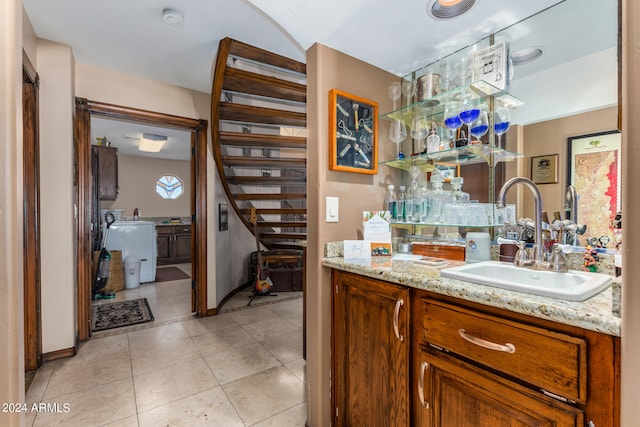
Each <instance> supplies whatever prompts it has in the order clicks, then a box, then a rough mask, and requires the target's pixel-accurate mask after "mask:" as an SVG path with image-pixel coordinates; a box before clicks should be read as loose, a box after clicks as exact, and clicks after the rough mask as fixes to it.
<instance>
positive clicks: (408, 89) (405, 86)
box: [402, 80, 416, 106]
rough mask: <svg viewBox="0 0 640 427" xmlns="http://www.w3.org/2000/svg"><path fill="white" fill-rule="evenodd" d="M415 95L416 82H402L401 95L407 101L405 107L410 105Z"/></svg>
mask: <svg viewBox="0 0 640 427" xmlns="http://www.w3.org/2000/svg"><path fill="white" fill-rule="evenodd" d="M415 93H416V82H415V81H413V80H402V95H403V96H404V99H406V100H407V106H409V105H411V101H412V99H413V96H414V95H415Z"/></svg>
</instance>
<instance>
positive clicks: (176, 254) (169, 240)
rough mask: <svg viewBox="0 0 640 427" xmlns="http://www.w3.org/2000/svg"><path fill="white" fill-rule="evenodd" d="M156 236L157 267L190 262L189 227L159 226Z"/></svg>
mask: <svg viewBox="0 0 640 427" xmlns="http://www.w3.org/2000/svg"><path fill="white" fill-rule="evenodd" d="M156 231H157V234H158V259H157V263H158V265H166V264H181V263H189V262H191V258H192V257H191V241H192V239H191V226H190V225H161V226H158V227H156Z"/></svg>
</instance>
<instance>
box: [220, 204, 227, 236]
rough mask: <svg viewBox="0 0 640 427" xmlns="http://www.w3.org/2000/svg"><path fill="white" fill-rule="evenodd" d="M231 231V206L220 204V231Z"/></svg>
mask: <svg viewBox="0 0 640 427" xmlns="http://www.w3.org/2000/svg"><path fill="white" fill-rule="evenodd" d="M228 229H229V205H227V204H226V203H220V204H219V205H218V230H219V231H226V230H228Z"/></svg>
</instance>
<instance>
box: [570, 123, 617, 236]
mask: <svg viewBox="0 0 640 427" xmlns="http://www.w3.org/2000/svg"><path fill="white" fill-rule="evenodd" d="M568 142H569V146H568V150H567V151H568V158H569V160H568V167H567V171H568V175H567V184H569V185H573V186H574V188H575V190H576V194H577V195H578V215H577V217H578V222H579V223H580V224H587V231H586V233H585V235H584V236H583V237H584V238H585V239H586V238H588V237H597V238H600V237H601V236H609V237H611V238H612V239H613V232H612V231H611V230H610V227H609V224H610V221H611V220H612V219H613V218H614V217H615V215H616V213H617V212H618V211H619V210H620V209H621V207H622V206H621V201H620V195H621V194H622V193H621V183H622V180H621V173H622V158H621V154H622V136H621V134H620V132H619V131H617V130H613V131H608V132H601V133H594V134H589V135H582V136H574V137H571V138H569V139H568Z"/></svg>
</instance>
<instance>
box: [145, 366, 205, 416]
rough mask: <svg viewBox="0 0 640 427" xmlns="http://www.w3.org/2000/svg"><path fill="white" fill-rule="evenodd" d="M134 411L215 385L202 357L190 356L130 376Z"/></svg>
mask: <svg viewBox="0 0 640 427" xmlns="http://www.w3.org/2000/svg"><path fill="white" fill-rule="evenodd" d="M133 382H134V385H135V391H136V403H137V408H138V412H142V411H146V410H149V409H152V408H156V407H158V406H162V405H164V404H167V403H170V402H174V401H176V400H179V399H182V398H185V397H188V396H191V395H194V394H196V393H200V392H202V391H205V390H209V389H212V388H214V387H216V386H217V385H218V382H217V381H216V379H215V378H214V376H213V374H212V373H211V370H210V369H209V366H207V364H206V363H205V361H204V360H203V359H195V360H190V361H187V362H184V363H180V364H177V365H172V366H168V367H166V368H163V369H158V370H156V371H152V372H147V373H145V374H141V375H136V376H135V377H133Z"/></svg>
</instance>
